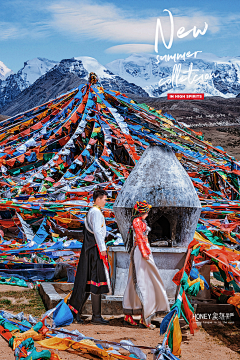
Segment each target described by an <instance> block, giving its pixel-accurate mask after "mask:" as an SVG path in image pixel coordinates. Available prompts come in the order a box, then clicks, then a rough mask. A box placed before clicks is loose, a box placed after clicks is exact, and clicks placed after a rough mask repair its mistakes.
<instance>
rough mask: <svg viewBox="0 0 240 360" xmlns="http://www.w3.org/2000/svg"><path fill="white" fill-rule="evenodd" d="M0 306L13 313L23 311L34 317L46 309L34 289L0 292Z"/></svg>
mask: <svg viewBox="0 0 240 360" xmlns="http://www.w3.org/2000/svg"><path fill="white" fill-rule="evenodd" d="M0 308H1V309H2V310H7V311H10V312H14V313H18V312H20V311H23V312H24V313H26V314H31V315H33V316H36V317H38V316H40V315H42V314H43V313H44V312H45V311H46V310H45V307H44V304H43V302H42V299H41V297H40V295H39V292H38V290H35V289H29V290H28V291H23V292H19V291H6V292H2V293H0Z"/></svg>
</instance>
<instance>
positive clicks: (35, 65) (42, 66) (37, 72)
mask: <svg viewBox="0 0 240 360" xmlns="http://www.w3.org/2000/svg"><path fill="white" fill-rule="evenodd" d="M57 64H58V62H57V61H53V60H48V59H45V58H35V59H32V60H28V61H26V62H25V63H24V67H23V68H22V69H21V70H19V71H18V73H17V74H18V75H19V76H21V78H22V79H23V80H24V82H25V83H26V85H27V86H30V85H32V84H33V83H34V82H35V81H36V80H37V79H38V78H40V77H41V76H42V75H44V74H46V72H48V71H49V70H50V69H52V68H53V67H54V66H55V65H57ZM27 86H26V87H27Z"/></svg>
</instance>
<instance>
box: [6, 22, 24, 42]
mask: <svg viewBox="0 0 240 360" xmlns="http://www.w3.org/2000/svg"><path fill="white" fill-rule="evenodd" d="M24 35H25V31H24V30H23V29H21V28H20V27H19V26H18V25H16V24H12V23H9V22H5V21H1V22H0V40H9V39H17V38H20V37H22V36H24Z"/></svg>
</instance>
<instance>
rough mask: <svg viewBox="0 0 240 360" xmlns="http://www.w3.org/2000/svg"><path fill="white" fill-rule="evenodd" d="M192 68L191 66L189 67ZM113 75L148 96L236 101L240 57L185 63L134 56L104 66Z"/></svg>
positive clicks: (212, 57)
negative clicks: (181, 94) (200, 95)
mask: <svg viewBox="0 0 240 360" xmlns="http://www.w3.org/2000/svg"><path fill="white" fill-rule="evenodd" d="M191 64H192V65H191ZM106 68H107V69H109V70H110V71H111V72H112V73H114V74H116V75H118V76H121V77H122V78H123V79H125V80H127V81H130V82H133V83H134V84H136V85H138V86H141V87H142V88H143V89H144V90H145V91H146V92H147V93H148V94H149V95H150V96H152V97H162V96H167V93H168V92H187V93H199V92H201V93H204V94H205V96H222V97H225V98H229V97H236V96H237V95H238V94H239V93H240V57H235V58H233V57H232V58H231V57H222V58H221V57H217V56H215V55H213V54H202V53H198V54H196V55H195V56H194V55H192V56H191V57H187V56H185V59H184V60H183V59H179V60H178V59H177V57H176V58H175V61H174V59H173V58H170V59H168V58H166V57H158V56H157V55H141V54H133V55H131V56H129V57H127V58H126V59H118V60H115V61H112V62H111V63H109V64H107V65H106Z"/></svg>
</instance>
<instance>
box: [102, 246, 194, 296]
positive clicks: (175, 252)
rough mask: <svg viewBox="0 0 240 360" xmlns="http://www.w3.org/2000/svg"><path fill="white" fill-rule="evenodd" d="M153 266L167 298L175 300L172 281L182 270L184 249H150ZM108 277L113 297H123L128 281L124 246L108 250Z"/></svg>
mask: <svg viewBox="0 0 240 360" xmlns="http://www.w3.org/2000/svg"><path fill="white" fill-rule="evenodd" d="M151 251H152V254H153V258H154V261H155V264H156V266H157V268H158V271H159V274H160V276H161V278H162V281H163V284H164V286H165V289H166V292H167V296H168V298H169V300H170V299H175V297H176V292H177V286H176V285H175V284H174V282H173V281H172V278H173V277H174V275H175V274H176V273H177V272H178V271H179V270H180V269H182V267H183V265H184V261H185V257H186V252H187V248H186V247H151ZM108 259H109V265H110V277H111V281H112V288H113V294H114V296H123V294H124V291H125V288H126V286H127V280H128V269H129V264H130V255H129V254H128V253H127V251H126V249H125V247H124V246H111V247H109V248H108Z"/></svg>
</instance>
